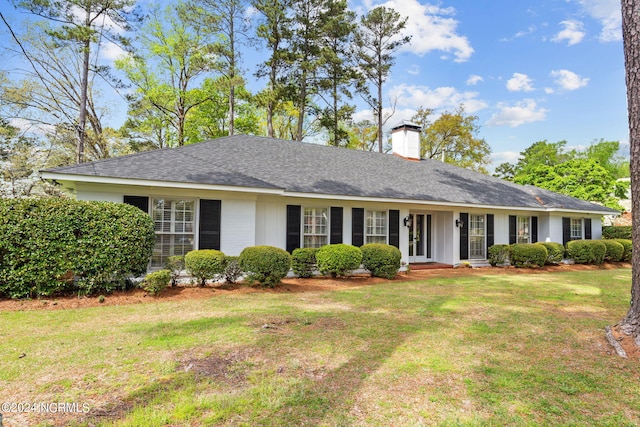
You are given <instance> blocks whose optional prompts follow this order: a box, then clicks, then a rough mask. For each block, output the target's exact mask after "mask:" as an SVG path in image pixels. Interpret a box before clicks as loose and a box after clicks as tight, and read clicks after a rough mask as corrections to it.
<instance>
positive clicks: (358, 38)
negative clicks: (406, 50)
mask: <svg viewBox="0 0 640 427" xmlns="http://www.w3.org/2000/svg"><path fill="white" fill-rule="evenodd" d="M407 19H408V18H404V19H403V18H402V17H401V16H400V14H399V13H398V12H396V11H395V10H393V9H390V8H387V7H384V6H378V7H376V8H374V9H371V10H370V11H369V13H367V14H366V15H364V16H363V17H362V18H361V19H360V27H359V28H358V30H357V31H356V33H355V51H356V55H357V58H358V64H359V68H360V69H361V70H362V73H363V74H364V76H365V77H366V79H367V81H368V82H369V84H371V85H373V87H374V90H375V94H374V95H372V94H371V92H370V90H368V88H366V87H364V88H363V89H364V90H363V95H364V97H365V100H366V101H367V103H368V104H369V105H370V106H371V108H372V109H373V111H374V114H375V118H376V124H377V126H378V151H380V152H381V153H382V151H383V142H382V126H383V125H384V121H383V114H382V108H383V102H382V88H383V85H384V83H385V82H386V81H387V78H388V77H389V72H390V71H391V67H392V66H393V64H394V62H395V56H394V54H395V53H396V52H397V51H398V50H399V49H400V48H401V47H402V46H404V45H405V44H407V43H409V42H410V41H411V36H403V35H402V32H403V30H404V29H405V27H406V25H407Z"/></svg>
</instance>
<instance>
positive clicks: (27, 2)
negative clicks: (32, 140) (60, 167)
mask: <svg viewBox="0 0 640 427" xmlns="http://www.w3.org/2000/svg"><path fill="white" fill-rule="evenodd" d="M13 3H14V4H15V5H16V6H17V7H18V8H20V9H22V10H26V11H28V12H30V13H32V14H33V15H35V16H37V17H39V18H43V19H44V20H46V22H47V24H48V25H47V28H46V30H45V31H46V33H47V35H48V36H49V38H50V40H49V48H50V49H53V50H57V49H62V48H72V49H73V50H74V51H75V52H76V53H77V54H78V55H79V57H80V58H81V60H80V66H79V67H78V69H77V72H76V71H75V70H74V71H73V80H75V81H76V82H78V85H77V86H76V85H75V83H71V82H66V84H67V85H68V86H69V87H67V88H66V90H67V92H66V93H67V95H66V97H67V98H71V101H72V102H73V104H75V105H73V109H74V111H77V118H76V119H75V120H74V123H73V126H74V130H75V134H76V139H77V147H76V161H77V162H78V163H82V162H83V161H84V150H85V140H86V124H87V116H88V108H89V106H88V103H89V102H90V98H89V92H90V90H91V89H90V86H91V81H92V79H93V77H92V74H97V73H100V72H102V73H104V72H105V71H106V70H105V68H99V67H96V65H95V64H92V63H91V60H92V57H93V56H94V54H95V53H96V51H97V50H98V49H99V47H100V44H101V43H103V42H105V41H110V42H114V43H117V44H119V45H120V46H125V47H126V46H127V45H128V40H127V39H126V38H124V37H123V36H121V35H120V34H119V31H118V30H127V29H129V28H130V24H131V22H132V21H134V19H132V15H131V14H129V13H128V11H129V9H130V8H131V7H132V6H133V4H134V3H135V2H134V0H22V1H13ZM2 20H3V21H4V22H5V24H6V25H7V26H9V24H8V23H7V22H6V20H4V17H2ZM12 35H13V36H14V39H15V41H16V42H17V43H18V44H20V51H21V52H22V53H23V55H24V56H25V57H26V59H27V60H28V61H29V62H30V64H31V65H32V69H33V71H34V75H35V76H36V77H37V79H38V80H39V81H40V83H41V84H42V85H43V86H45V87H48V85H49V84H50V81H48V80H51V79H55V80H56V81H57V82H62V84H64V82H63V80H64V78H63V77H65V76H52V75H51V73H50V72H49V69H48V68H46V67H44V66H43V65H42V64H40V63H39V62H38V58H36V57H35V56H34V55H32V53H31V50H30V49H26V48H25V46H23V45H22V44H21V43H20V41H19V40H18V38H17V37H16V35H15V33H14V32H13V31H12ZM54 72H57V70H56V71H54ZM76 74H77V75H76ZM51 98H52V100H53V99H55V98H56V95H54V94H53V93H51ZM60 108H61V109H64V107H63V106H62V105H60ZM60 113H61V115H67V114H68V112H66V111H65V112H60ZM94 130H95V129H94Z"/></svg>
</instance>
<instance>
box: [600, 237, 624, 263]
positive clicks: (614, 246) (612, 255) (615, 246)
mask: <svg viewBox="0 0 640 427" xmlns="http://www.w3.org/2000/svg"><path fill="white" fill-rule="evenodd" d="M599 242H602V243H604V245H605V246H606V247H607V253H606V254H605V256H604V260H605V261H608V262H620V261H622V257H624V246H622V243H620V242H616V241H615V240H609V239H603V240H599Z"/></svg>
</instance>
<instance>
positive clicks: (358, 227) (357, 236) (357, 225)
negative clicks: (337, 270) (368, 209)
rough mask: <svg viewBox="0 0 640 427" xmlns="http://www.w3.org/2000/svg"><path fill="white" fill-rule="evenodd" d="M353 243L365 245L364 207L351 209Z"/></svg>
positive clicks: (354, 244)
mask: <svg viewBox="0 0 640 427" xmlns="http://www.w3.org/2000/svg"><path fill="white" fill-rule="evenodd" d="M351 244H352V245H353V246H362V245H364V208H352V209H351Z"/></svg>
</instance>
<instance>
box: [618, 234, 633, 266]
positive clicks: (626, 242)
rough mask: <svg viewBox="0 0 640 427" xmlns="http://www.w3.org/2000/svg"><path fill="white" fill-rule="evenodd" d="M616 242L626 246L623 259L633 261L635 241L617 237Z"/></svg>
mask: <svg viewBox="0 0 640 427" xmlns="http://www.w3.org/2000/svg"><path fill="white" fill-rule="evenodd" d="M616 242H618V243H620V244H621V245H622V246H623V247H624V253H623V254H622V261H631V254H632V253H633V242H632V241H631V240H630V239H616Z"/></svg>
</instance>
